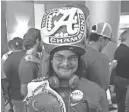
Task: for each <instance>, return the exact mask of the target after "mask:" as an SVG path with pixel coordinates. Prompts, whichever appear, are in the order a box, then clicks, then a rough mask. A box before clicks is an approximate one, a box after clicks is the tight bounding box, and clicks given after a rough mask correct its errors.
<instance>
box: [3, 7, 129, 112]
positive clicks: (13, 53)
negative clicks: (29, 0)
mask: <svg viewBox="0 0 129 112" xmlns="http://www.w3.org/2000/svg"><path fill="white" fill-rule="evenodd" d="M89 13H90V12H89V10H88V8H87V7H86V6H83V5H67V6H65V7H61V8H56V9H52V10H50V12H49V13H46V14H44V16H43V19H42V22H41V29H40V30H39V29H36V28H29V29H28V31H27V32H26V33H25V34H24V36H23V39H22V38H20V37H14V39H13V40H10V41H9V42H8V48H9V51H8V52H7V53H6V54H4V55H3V56H2V61H1V68H2V69H1V70H2V74H1V75H2V77H1V81H2V104H3V105H2V108H1V109H2V110H1V111H2V112H5V104H7V103H9V104H10V110H9V111H10V112H13V111H14V112H109V102H108V100H107V95H106V91H107V90H108V89H109V86H110V83H111V74H112V71H113V70H114V71H115V76H114V77H113V79H112V80H113V83H112V85H114V87H115V90H116V100H117V105H118V112H129V30H126V31H124V32H123V33H122V34H121V35H120V40H121V44H120V46H119V47H118V48H117V49H116V52H115V54H114V60H115V61H114V60H113V61H111V62H110V61H109V58H108V56H107V55H106V54H104V53H103V52H102V51H103V49H104V48H105V47H106V46H107V45H108V43H109V42H114V40H113V38H112V28H111V26H110V24H109V23H107V22H105V21H102V22H99V23H96V24H95V25H93V26H92V27H91V30H90V28H89V26H88V23H87V22H88V21H87V18H88V15H89ZM109 63H110V64H109ZM4 101H6V102H4Z"/></svg>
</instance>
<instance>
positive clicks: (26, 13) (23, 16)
mask: <svg viewBox="0 0 129 112" xmlns="http://www.w3.org/2000/svg"><path fill="white" fill-rule="evenodd" d="M6 5H7V7H6V20H7V21H6V22H7V40H8V41H9V40H11V39H12V38H14V37H16V36H19V37H21V38H23V35H24V33H25V32H26V31H27V30H28V28H29V27H35V20H34V19H35V18H34V2H20V1H7V2H6Z"/></svg>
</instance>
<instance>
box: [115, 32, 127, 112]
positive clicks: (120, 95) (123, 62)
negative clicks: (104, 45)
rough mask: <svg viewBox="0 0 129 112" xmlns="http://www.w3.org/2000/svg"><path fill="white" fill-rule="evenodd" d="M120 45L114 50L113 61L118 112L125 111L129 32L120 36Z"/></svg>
mask: <svg viewBox="0 0 129 112" xmlns="http://www.w3.org/2000/svg"><path fill="white" fill-rule="evenodd" d="M120 40H121V44H120V46H119V47H118V48H117V49H116V51H115V54H114V59H115V60H117V63H118V64H117V66H116V76H115V81H114V83H115V86H116V98H117V103H118V112H124V111H125V103H124V102H125V96H126V91H127V86H128V85H129V30H126V31H124V32H123V33H122V34H121V36H120Z"/></svg>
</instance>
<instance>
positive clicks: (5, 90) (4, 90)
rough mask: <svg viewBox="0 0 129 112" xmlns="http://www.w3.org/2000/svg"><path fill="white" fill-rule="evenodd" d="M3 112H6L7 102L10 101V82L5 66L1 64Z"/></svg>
mask: <svg viewBox="0 0 129 112" xmlns="http://www.w3.org/2000/svg"><path fill="white" fill-rule="evenodd" d="M1 87H2V89H1V112H5V101H7V102H8V101H9V95H8V88H7V87H8V82H7V80H6V75H5V73H4V71H3V64H2V63H1Z"/></svg>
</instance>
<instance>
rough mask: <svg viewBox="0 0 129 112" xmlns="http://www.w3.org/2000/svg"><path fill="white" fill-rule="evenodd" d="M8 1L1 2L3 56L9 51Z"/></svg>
mask: <svg viewBox="0 0 129 112" xmlns="http://www.w3.org/2000/svg"><path fill="white" fill-rule="evenodd" d="M5 11H6V3H5V1H2V2H1V56H2V55H3V54H4V53H6V52H7V51H8V47H7V30H6V18H5Z"/></svg>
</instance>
